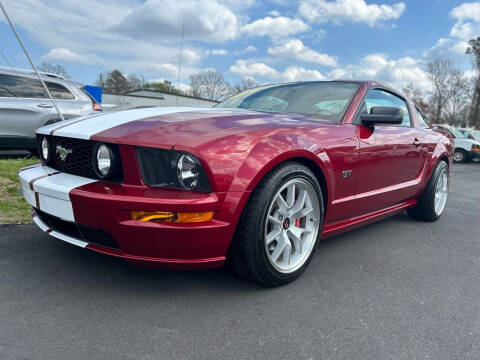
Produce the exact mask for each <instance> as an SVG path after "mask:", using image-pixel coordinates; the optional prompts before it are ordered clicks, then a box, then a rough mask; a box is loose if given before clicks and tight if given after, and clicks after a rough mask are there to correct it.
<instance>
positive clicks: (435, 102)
mask: <svg viewBox="0 0 480 360" xmlns="http://www.w3.org/2000/svg"><path fill="white" fill-rule="evenodd" d="M427 71H428V74H429V77H430V80H431V81H432V83H433V86H434V90H433V94H432V96H431V97H430V104H431V106H432V122H434V123H438V122H440V121H441V118H442V112H443V111H444V110H445V106H446V104H447V102H448V101H449V98H450V96H451V94H452V90H453V89H452V84H453V82H452V77H453V76H454V75H453V74H454V69H453V68H452V64H451V62H450V61H448V60H438V59H437V60H434V61H431V62H429V63H428V64H427Z"/></svg>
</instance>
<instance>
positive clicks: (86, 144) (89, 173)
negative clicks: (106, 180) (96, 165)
mask: <svg viewBox="0 0 480 360" xmlns="http://www.w3.org/2000/svg"><path fill="white" fill-rule="evenodd" d="M50 145H51V151H52V156H51V158H50V162H49V164H48V165H49V166H51V167H52V168H54V169H56V170H58V171H61V172H66V173H69V174H75V175H80V176H84V177H87V178H97V175H96V174H95V171H94V170H93V161H92V157H93V146H94V142H93V141H89V140H81V139H71V138H64V137H56V136H52V137H51V139H50ZM57 146H61V147H63V148H65V149H68V150H71V151H72V152H71V153H70V154H68V155H67V157H66V158H65V160H64V161H62V160H61V158H60V154H59V153H58V152H57Z"/></svg>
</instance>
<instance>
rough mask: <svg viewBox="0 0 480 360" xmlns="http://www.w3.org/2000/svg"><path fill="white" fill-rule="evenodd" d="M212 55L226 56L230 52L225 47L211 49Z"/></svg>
mask: <svg viewBox="0 0 480 360" xmlns="http://www.w3.org/2000/svg"><path fill="white" fill-rule="evenodd" d="M211 53H212V55H220V56H225V55H227V54H228V51H227V50H225V49H213V50H212V51H211Z"/></svg>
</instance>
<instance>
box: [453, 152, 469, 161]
mask: <svg viewBox="0 0 480 360" xmlns="http://www.w3.org/2000/svg"><path fill="white" fill-rule="evenodd" d="M453 161H455V162H456V163H466V162H467V161H468V154H467V152H466V151H465V150H463V149H455V152H454V153H453Z"/></svg>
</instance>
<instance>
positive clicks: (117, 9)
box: [0, 0, 223, 80]
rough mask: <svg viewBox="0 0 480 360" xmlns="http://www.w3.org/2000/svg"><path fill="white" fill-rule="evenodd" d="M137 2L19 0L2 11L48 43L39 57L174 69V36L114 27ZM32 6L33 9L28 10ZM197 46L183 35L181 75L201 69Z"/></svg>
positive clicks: (141, 69) (146, 71)
mask: <svg viewBox="0 0 480 360" xmlns="http://www.w3.org/2000/svg"><path fill="white" fill-rule="evenodd" d="M169 1H170V0H169ZM208 2H209V1H208V0H207V1H206V2H205V3H208ZM201 3H202V4H203V3H204V2H203V1H202V2H201ZM138 6H141V5H139V4H138V3H132V2H130V1H126V0H117V1H114V0H104V1H102V2H98V1H96V0H82V1H69V2H67V1H64V0H51V1H48V2H47V1H38V0H18V1H12V2H9V3H8V6H7V11H9V14H10V17H11V18H12V20H13V21H14V22H15V24H16V25H17V27H18V28H20V29H21V30H22V31H24V32H25V33H26V34H27V36H28V37H29V38H30V39H31V40H32V41H34V42H35V43H36V44H38V45H39V46H42V47H44V48H47V49H52V50H50V52H49V53H48V54H45V55H44V56H43V57H42V59H44V60H47V59H50V61H54V59H56V61H59V62H61V61H65V62H67V61H80V60H84V61H86V59H85V57H88V60H89V61H90V62H91V63H94V64H95V65H97V66H100V67H102V68H104V69H105V70H110V69H113V68H117V69H120V70H121V71H123V72H127V73H134V74H139V73H140V74H142V75H144V76H145V77H152V76H157V77H160V76H172V74H173V73H175V74H176V72H177V71H176V70H175V71H174V70H173V69H174V68H176V67H177V64H178V60H179V59H178V56H179V51H178V48H179V41H178V38H176V39H170V38H168V37H165V36H162V37H158V38H156V39H155V40H154V41H152V40H151V39H144V38H142V37H141V36H138V37H131V36H128V35H125V34H123V33H121V32H118V31H116V30H115V27H116V26H118V24H119V23H120V22H121V21H122V19H124V18H126V17H128V16H129V15H130V14H131V13H132V12H134V10H135V9H136V7H138ZM222 6H223V5H222ZM33 8H34V9H35V11H31V9H33ZM39 13H41V14H42V16H40V17H39V16H38V14H39ZM0 21H2V20H0ZM196 46H197V45H191V44H189V43H188V40H186V41H185V48H184V50H183V54H182V63H183V66H182V77H183V76H185V77H188V76H189V75H190V74H192V73H194V72H196V71H198V70H199V69H200V67H199V66H198V63H199V61H200V60H201V56H200V55H199V54H202V53H204V50H202V49H200V48H197V47H196ZM58 49H64V50H58ZM78 55H80V56H78ZM82 56H83V57H82ZM61 59H63V60H61ZM79 80H80V79H79Z"/></svg>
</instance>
